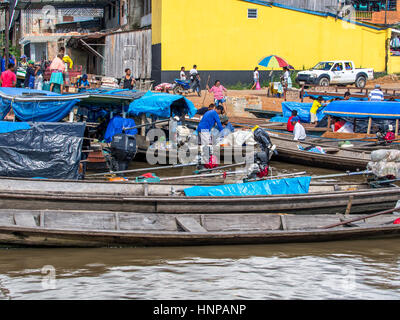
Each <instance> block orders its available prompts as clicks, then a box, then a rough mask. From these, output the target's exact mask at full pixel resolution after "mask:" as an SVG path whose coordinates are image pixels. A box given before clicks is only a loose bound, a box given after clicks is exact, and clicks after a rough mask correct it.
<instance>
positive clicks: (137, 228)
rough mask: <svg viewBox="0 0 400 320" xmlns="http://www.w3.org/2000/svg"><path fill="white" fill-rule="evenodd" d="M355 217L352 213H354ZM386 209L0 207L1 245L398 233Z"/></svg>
mask: <svg viewBox="0 0 400 320" xmlns="http://www.w3.org/2000/svg"><path fill="white" fill-rule="evenodd" d="M352 218H353V217H352ZM395 219H396V216H394V215H393V214H386V215H381V216H376V217H374V218H371V219H368V220H364V221H361V222H357V224H351V225H349V224H348V225H346V226H339V227H335V228H331V229H325V228H323V227H325V226H326V225H328V224H332V223H338V222H340V217H339V216H334V215H313V216H311V215H303V216H302V215H282V214H259V215H251V214H225V215H215V214H208V213H207V214H184V215H175V214H165V215H159V214H143V213H130V212H129V213H126V212H106V211H80V210H78V211H52V210H43V211H33V210H4V209H1V210H0V244H1V245H3V246H41V247H110V246H113V247H115V246H193V245H232V244H269V243H291V242H292V243H295V242H321V241H337V240H354V239H371V238H388V237H391V238H393V237H399V236H400V225H398V224H393V221H394V220H395Z"/></svg>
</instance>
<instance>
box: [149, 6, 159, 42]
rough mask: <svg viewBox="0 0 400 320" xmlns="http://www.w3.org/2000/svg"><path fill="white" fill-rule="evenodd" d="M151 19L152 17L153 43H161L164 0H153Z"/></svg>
mask: <svg viewBox="0 0 400 320" xmlns="http://www.w3.org/2000/svg"><path fill="white" fill-rule="evenodd" d="M151 8H152V12H151V19H152V22H151V24H152V26H151V32H152V43H151V44H159V43H161V13H162V11H161V8H162V0H152V1H151Z"/></svg>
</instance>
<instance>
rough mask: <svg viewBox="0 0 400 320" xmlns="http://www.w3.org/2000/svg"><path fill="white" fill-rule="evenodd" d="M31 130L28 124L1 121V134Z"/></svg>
mask: <svg viewBox="0 0 400 320" xmlns="http://www.w3.org/2000/svg"><path fill="white" fill-rule="evenodd" d="M30 128H31V126H30V125H29V123H27V122H9V121H0V133H6V132H13V131H17V130H26V129H30Z"/></svg>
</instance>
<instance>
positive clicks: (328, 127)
mask: <svg viewBox="0 0 400 320" xmlns="http://www.w3.org/2000/svg"><path fill="white" fill-rule="evenodd" d="M331 120H332V119H331V116H328V126H327V129H328V130H329V129H330V128H331Z"/></svg>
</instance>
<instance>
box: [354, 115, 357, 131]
mask: <svg viewBox="0 0 400 320" xmlns="http://www.w3.org/2000/svg"><path fill="white" fill-rule="evenodd" d="M356 125H357V119H356V118H354V121H353V126H354V128H353V131H354V132H356Z"/></svg>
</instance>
